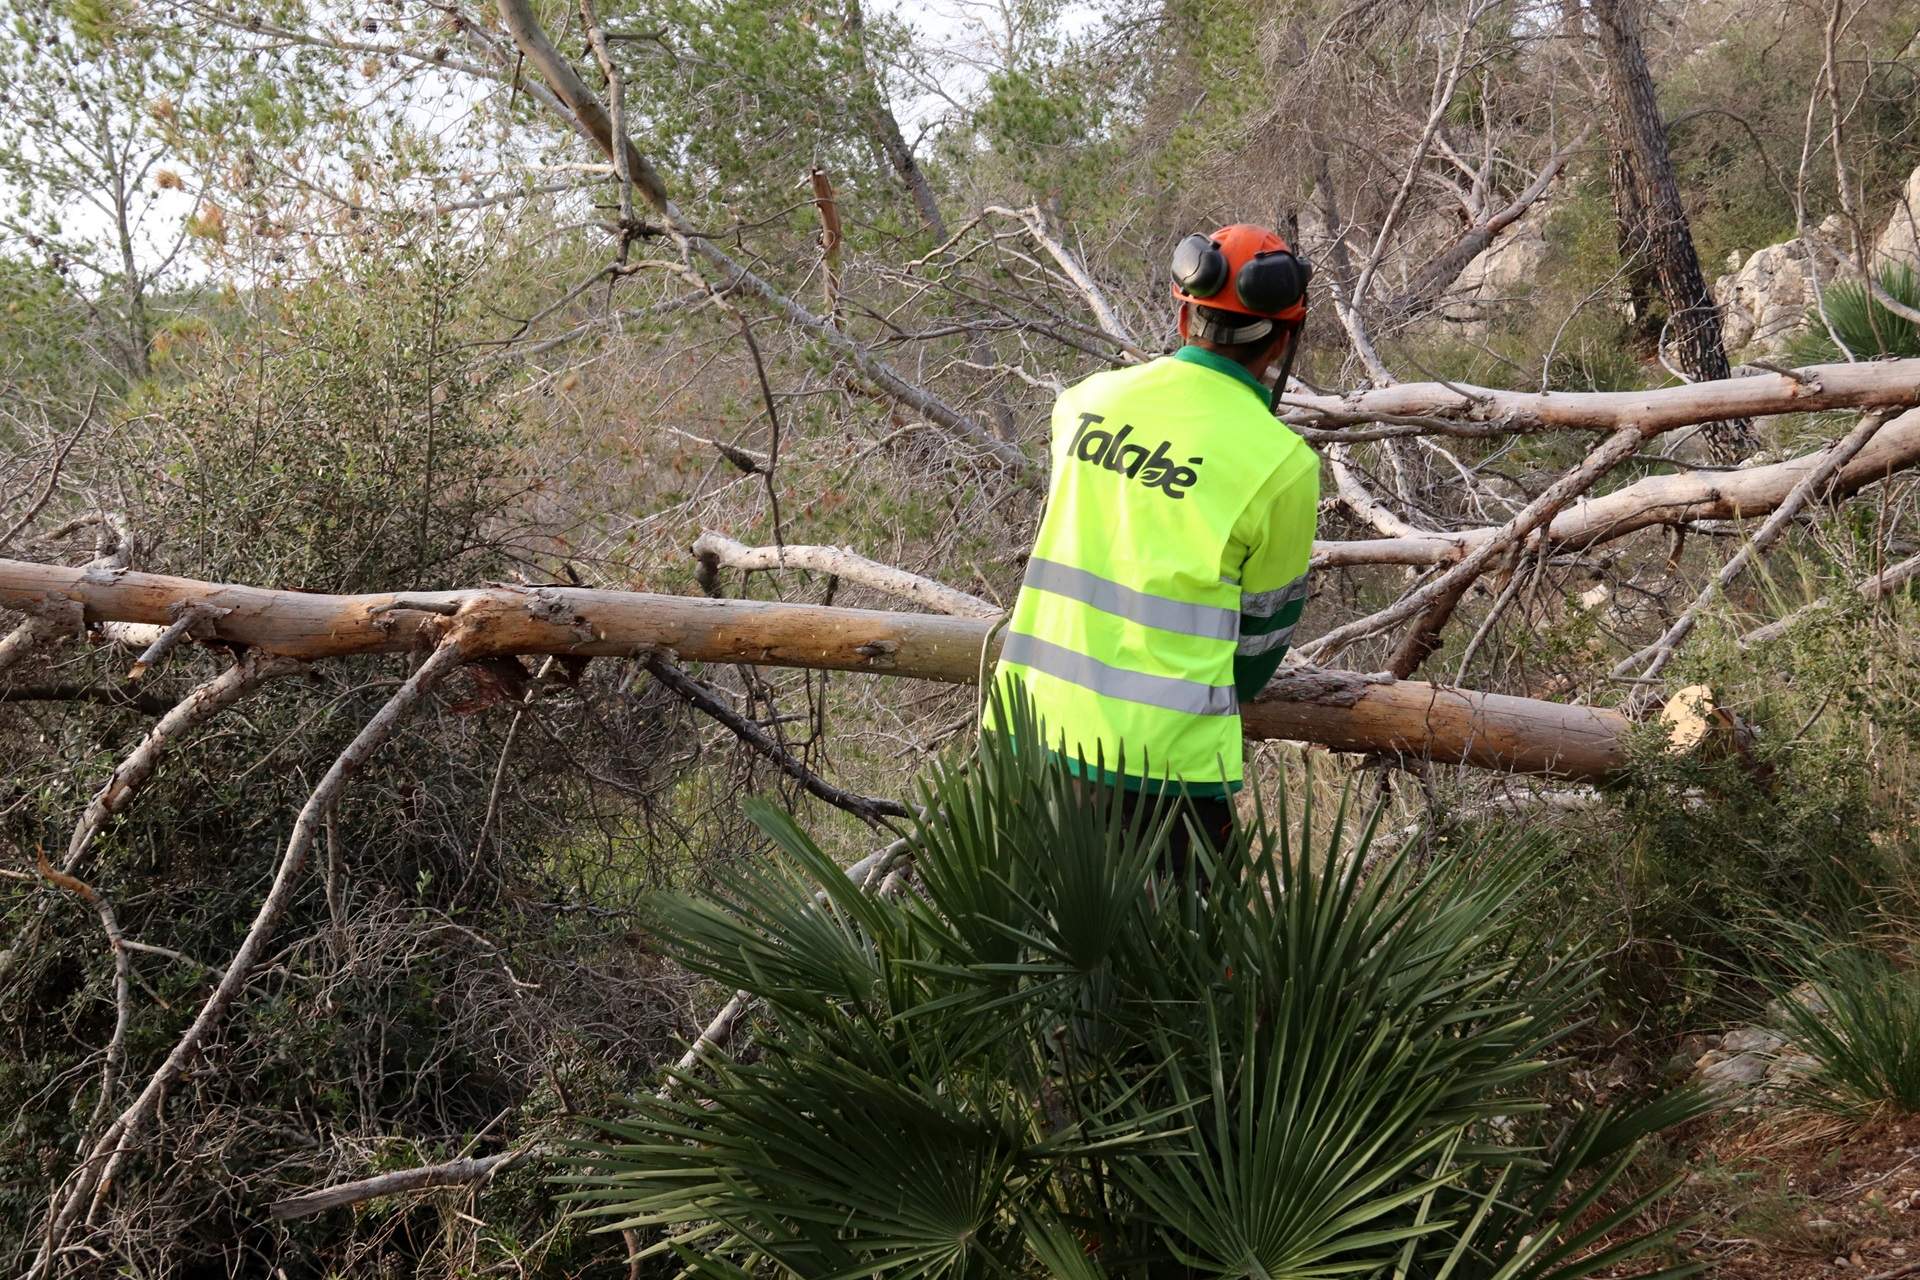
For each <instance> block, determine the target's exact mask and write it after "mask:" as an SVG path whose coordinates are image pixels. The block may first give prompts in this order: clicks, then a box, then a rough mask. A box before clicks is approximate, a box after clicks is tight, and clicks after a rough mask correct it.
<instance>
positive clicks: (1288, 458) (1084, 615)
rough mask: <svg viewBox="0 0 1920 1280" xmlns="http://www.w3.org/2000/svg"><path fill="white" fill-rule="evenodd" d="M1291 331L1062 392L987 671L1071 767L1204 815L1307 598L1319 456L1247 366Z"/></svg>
mask: <svg viewBox="0 0 1920 1280" xmlns="http://www.w3.org/2000/svg"><path fill="white" fill-rule="evenodd" d="M1237 230H1240V229H1237V228H1228V229H1227V230H1226V231H1224V232H1222V233H1218V234H1219V235H1220V236H1222V237H1224V236H1226V235H1227V234H1228V233H1229V232H1234V231H1237ZM1245 230H1247V231H1253V230H1255V229H1252V228H1247V229H1245ZM1260 234H1262V235H1265V236H1267V237H1268V238H1269V239H1270V240H1271V241H1272V242H1274V243H1279V242H1278V240H1277V237H1272V236H1271V233H1260ZM1213 243H1214V244H1216V245H1217V244H1218V243H1219V241H1218V240H1216V241H1214V242H1213ZM1281 247H1282V250H1284V245H1282V246H1281ZM1289 260H1291V256H1290V255H1289ZM1299 274H1300V277H1301V279H1300V285H1301V292H1302V293H1303V292H1304V284H1305V275H1306V272H1305V269H1304V267H1302V268H1301V269H1300V273H1299ZM1176 296H1182V295H1181V294H1180V293H1178V292H1176ZM1295 306H1296V309H1297V310H1298V312H1299V314H1300V315H1301V316H1304V302H1303V300H1296V303H1295ZM1206 313H1207V314H1206V322H1207V323H1211V324H1212V325H1213V326H1214V327H1215V329H1216V331H1217V330H1218V327H1219V325H1220V324H1221V322H1220V321H1219V320H1217V319H1213V318H1212V317H1213V316H1214V315H1215V314H1233V315H1236V316H1238V317H1240V318H1242V319H1244V317H1246V316H1248V315H1253V314H1256V313H1253V312H1251V311H1248V310H1246V309H1244V308H1236V309H1235V311H1234V312H1233V313H1225V312H1221V313H1215V311H1214V309H1213V308H1211V307H1209V308H1207V309H1206ZM1185 321H1186V313H1185V312H1183V324H1182V330H1183V332H1185V331H1186V329H1187V325H1186V323H1185ZM1297 326H1298V321H1297V320H1294V321H1293V322H1292V323H1291V324H1290V325H1287V324H1283V325H1282V326H1281V327H1279V328H1278V329H1277V330H1276V327H1275V326H1274V325H1271V324H1269V325H1268V326H1267V327H1266V328H1265V329H1264V330H1262V331H1260V332H1259V333H1258V334H1257V335H1256V340H1257V344H1258V347H1257V350H1255V351H1254V352H1253V354H1251V355H1249V354H1248V347H1247V344H1246V343H1244V342H1243V343H1241V344H1238V345H1237V346H1233V345H1228V344H1210V345H1212V346H1214V347H1215V349H1207V348H1206V347H1203V346H1201V345H1188V346H1186V347H1184V348H1182V349H1181V350H1180V351H1179V352H1177V353H1176V354H1174V355H1171V356H1166V357H1162V358H1160V359H1157V360H1154V361H1151V362H1149V363H1147V364H1144V365H1139V366H1136V367H1133V368H1128V369H1122V370H1116V371H1113V372H1108V373H1100V374H1095V375H1094V376H1093V377H1091V378H1088V379H1086V380H1085V381H1083V382H1081V383H1079V384H1077V385H1075V386H1073V387H1071V388H1069V389H1068V390H1067V391H1066V392H1065V393H1064V394H1062V395H1061V397H1060V399H1059V400H1058V401H1057V402H1056V404H1055V406H1054V413H1053V423H1052V449H1051V464H1052V480H1051V485H1050V488H1049V492H1048V498H1047V508H1046V513H1045V515H1044V517H1043V519H1042V521H1041V526H1040V532H1039V535H1038V537H1037V538H1036V540H1035V544H1034V549H1033V554H1032V557H1031V558H1030V560H1029V561H1028V565H1027V572H1026V579H1025V583H1024V585H1023V587H1022V589H1021V592H1020V597H1019V600H1018V601H1017V603H1016V604H1015V606H1014V610H1013V615H1012V618H1011V619H1010V621H1009V623H1008V627H1007V634H1006V638H1005V642H1004V644H1003V646H1002V649H1001V661H1000V669H999V671H1000V675H999V679H1000V682H1001V683H1002V684H1003V685H1005V686H1007V688H1008V690H1009V691H1012V690H1013V689H1014V688H1022V689H1024V691H1025V693H1026V694H1027V695H1028V696H1030V697H1031V698H1032V700H1033V705H1034V709H1035V711H1036V712H1037V714H1038V716H1039V718H1040V720H1041V721H1042V723H1043V724H1044V732H1045V733H1046V735H1047V743H1048V746H1049V747H1050V748H1052V749H1054V750H1057V751H1060V752H1062V753H1063V754H1064V755H1065V756H1066V757H1067V760H1068V762H1069V766H1070V767H1072V768H1074V769H1075V771H1076V772H1079V773H1081V775H1082V776H1084V777H1087V778H1088V779H1089V780H1090V781H1092V780H1097V781H1100V782H1105V783H1108V784H1113V785H1119V786H1122V787H1125V788H1126V789H1127V790H1129V791H1133V792H1147V793H1155V792H1159V791H1162V790H1166V789H1169V788H1170V787H1172V788H1177V789H1179V790H1182V791H1184V793H1185V794H1186V795H1188V796H1189V797H1198V798H1214V799H1212V800H1211V802H1210V803H1207V802H1205V801H1204V799H1203V800H1202V801H1200V802H1196V803H1198V804H1199V805H1200V807H1199V809H1198V812H1199V813H1200V814H1202V815H1203V817H1209V820H1207V821H1203V826H1207V827H1210V828H1211V827H1215V826H1218V825H1219V823H1220V822H1221V821H1222V820H1223V818H1222V816H1221V815H1223V814H1226V809H1225V802H1224V799H1220V798H1223V797H1225V796H1226V795H1228V794H1230V793H1231V792H1232V791H1234V790H1236V789H1238V788H1239V786H1240V784H1241V777H1242V760H1241V756H1242V749H1241V731H1240V718H1239V703H1240V700H1241V699H1242V698H1246V697H1251V696H1252V695H1253V694H1254V693H1256V692H1258V690H1259V688H1260V687H1261V686H1262V685H1264V684H1265V683H1266V681H1267V679H1268V678H1269V677H1270V676H1271V675H1272V673H1273V671H1274V669H1275V668H1276V667H1277V666H1278V665H1279V662H1280V659H1281V657H1282V656H1283V655H1284V653H1285V651H1286V645H1287V641H1288V638H1289V636H1290V635H1291V633H1292V630H1293V626H1294V624H1295V623H1296V622H1297V621H1298V619H1299V616H1300V612H1301V609H1302V608H1303V607H1304V604H1305V600H1306V569H1307V560H1308V557H1309V556H1310V554H1311V551H1312V541H1313V530H1314V523H1315V514H1316V509H1317V506H1318V501H1319V460H1318V459H1317V458H1316V457H1315V455H1314V454H1313V452H1312V450H1311V449H1309V448H1308V447H1307V445H1306V443H1305V442H1304V441H1303V440H1301V439H1300V437H1298V436H1297V435H1295V434H1294V433H1293V432H1291V431H1289V430H1287V429H1286V427H1285V426H1284V425H1282V424H1281V423H1280V422H1278V421H1277V420H1276V419H1275V418H1274V417H1273V414H1272V410H1271V407H1270V405H1271V401H1270V397H1269V393H1268V392H1267V390H1266V388H1265V387H1264V386H1263V385H1261V383H1260V381H1259V379H1258V377H1257V376H1256V374H1255V372H1254V368H1264V367H1265V365H1266V364H1267V363H1269V362H1271V360H1273V359H1277V358H1278V357H1279V355H1280V354H1282V353H1283V352H1285V353H1290V351H1291V334H1292V333H1293V332H1294V331H1296V330H1297ZM1203 327H1204V326H1203ZM1276 332H1277V334H1278V336H1274V335H1275V334H1276ZM1226 352H1233V353H1234V354H1237V355H1239V356H1240V357H1241V358H1240V359H1235V358H1232V356H1230V355H1229V354H1226ZM1263 357H1264V358H1263ZM1249 364H1251V365H1252V366H1253V367H1252V368H1250V367H1249ZM1283 376H1284V375H1283ZM1209 810H1211V815H1209ZM1225 820H1230V816H1229V817H1228V818H1226V819H1225Z"/></svg>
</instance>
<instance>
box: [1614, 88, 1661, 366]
mask: <svg viewBox="0 0 1920 1280" xmlns="http://www.w3.org/2000/svg"><path fill="white" fill-rule="evenodd" d="M1614 111H1615V115H1614V118H1613V119H1612V120H1610V121H1608V124H1607V179H1608V186H1609V188H1610V189H1611V190H1612V192H1613V222H1614V228H1615V233H1616V235H1617V237H1618V240H1619V245H1620V269H1621V271H1622V272H1623V273H1624V274H1625V276H1626V283H1627V307H1628V310H1629V311H1630V312H1631V315H1632V320H1633V330H1634V332H1635V333H1636V334H1638V335H1639V336H1640V337H1642V338H1644V339H1645V340H1646V341H1648V342H1657V341H1659V339H1660V326H1659V325H1658V324H1657V323H1656V322H1655V321H1654V317H1653V300H1654V298H1655V297H1656V296H1657V293H1658V290H1659V287H1660V282H1659V281H1658V280H1656V279H1655V278H1654V271H1653V256H1652V252H1651V250H1650V249H1649V248H1648V246H1647V201H1646V197H1645V196H1644V195H1643V194H1642V190H1643V186H1644V184H1643V183H1642V182H1641V181H1640V171H1639V169H1638V167H1636V166H1635V164H1634V163H1633V144H1632V143H1631V142H1629V141H1628V140H1627V136H1626V131H1625V130H1623V129H1622V128H1621V127H1620V121H1621V117H1622V116H1623V115H1624V114H1625V113H1624V112H1622V111H1621V110H1620V109H1619V108H1618V107H1617V106H1616V107H1615V108H1614Z"/></svg>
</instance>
